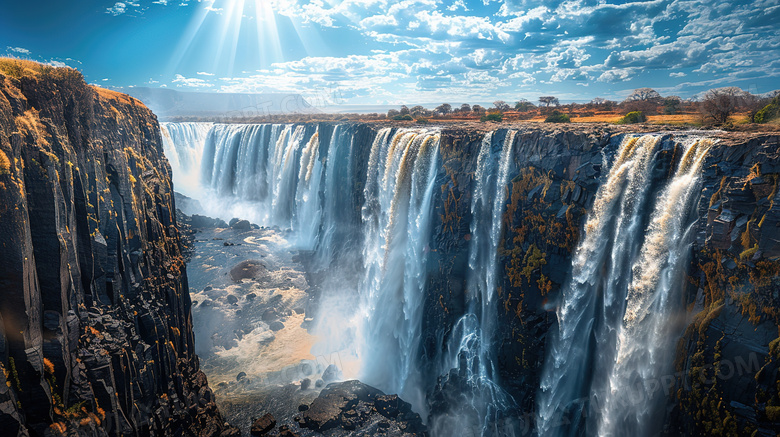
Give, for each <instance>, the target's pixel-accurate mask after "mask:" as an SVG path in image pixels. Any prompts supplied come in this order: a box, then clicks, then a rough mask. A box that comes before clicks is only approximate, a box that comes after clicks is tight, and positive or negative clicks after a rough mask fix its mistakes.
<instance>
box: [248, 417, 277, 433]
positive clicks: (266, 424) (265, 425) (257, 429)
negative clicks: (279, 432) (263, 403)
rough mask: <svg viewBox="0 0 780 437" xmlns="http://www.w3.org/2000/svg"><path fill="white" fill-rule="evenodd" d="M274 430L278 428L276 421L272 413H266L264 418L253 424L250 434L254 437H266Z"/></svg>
mask: <svg viewBox="0 0 780 437" xmlns="http://www.w3.org/2000/svg"><path fill="white" fill-rule="evenodd" d="M274 428H276V419H275V418H274V416H273V415H271V413H266V414H265V415H263V417H261V418H259V419H256V420H255V421H254V422H252V429H251V430H250V431H249V433H250V435H252V436H253V437H254V436H264V435H268V433H270V432H271V430H273V429H274Z"/></svg>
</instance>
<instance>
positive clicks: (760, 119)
mask: <svg viewBox="0 0 780 437" xmlns="http://www.w3.org/2000/svg"><path fill="white" fill-rule="evenodd" d="M778 117H780V96H778V97H775V98H774V99H772V102H771V103H769V104H768V105H766V106H764V107H763V108H761V109H760V110H759V111H758V112H757V113H756V116H755V121H756V123H766V122H768V121H771V120H773V119H775V118H778Z"/></svg>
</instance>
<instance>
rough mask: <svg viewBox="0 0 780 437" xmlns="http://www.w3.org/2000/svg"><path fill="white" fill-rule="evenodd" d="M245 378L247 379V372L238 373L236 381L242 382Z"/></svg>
mask: <svg viewBox="0 0 780 437" xmlns="http://www.w3.org/2000/svg"><path fill="white" fill-rule="evenodd" d="M244 378H246V372H238V375H236V381H241V380H242V379H244Z"/></svg>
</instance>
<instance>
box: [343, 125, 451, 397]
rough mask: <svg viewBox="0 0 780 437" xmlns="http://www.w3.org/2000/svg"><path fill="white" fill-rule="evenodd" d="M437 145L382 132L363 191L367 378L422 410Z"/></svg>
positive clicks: (426, 137) (362, 337)
mask: <svg viewBox="0 0 780 437" xmlns="http://www.w3.org/2000/svg"><path fill="white" fill-rule="evenodd" d="M438 147H439V134H438V132H436V131H426V130H414V129H400V130H398V131H395V132H393V131H392V130H391V129H383V130H381V131H380V132H379V133H378V134H377V136H376V139H375V141H374V143H373V145H372V149H371V154H370V157H369V163H368V173H367V183H366V186H365V190H364V195H365V204H364V206H363V227H364V231H363V232H364V247H363V259H364V264H365V276H364V279H363V281H362V284H361V286H360V298H361V311H360V314H359V315H358V317H359V319H360V320H359V321H358V330H357V331H358V355H359V357H360V360H361V361H362V363H361V369H362V370H361V380H363V381H365V382H366V383H368V384H375V385H376V386H377V387H378V388H380V389H382V390H385V391H387V392H388V393H398V394H400V395H401V396H403V397H404V399H406V400H407V401H409V402H411V403H412V405H414V406H415V408H416V409H417V411H424V394H423V392H422V390H421V381H419V376H420V375H419V373H418V372H419V369H418V365H417V364H418V362H417V360H418V358H419V357H418V356H417V355H418V350H419V341H420V338H421V337H422V333H421V323H422V320H421V318H422V306H423V299H424V291H425V279H426V276H425V272H426V267H425V264H424V260H425V255H424V251H425V250H426V249H427V247H428V242H429V238H430V234H431V229H430V227H431V218H432V214H433V211H432V198H433V191H434V186H435V181H436V174H437V170H438V165H437V162H438Z"/></svg>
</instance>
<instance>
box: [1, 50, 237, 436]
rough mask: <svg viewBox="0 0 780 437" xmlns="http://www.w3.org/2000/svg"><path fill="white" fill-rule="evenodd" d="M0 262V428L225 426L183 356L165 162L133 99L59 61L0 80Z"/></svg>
mask: <svg viewBox="0 0 780 437" xmlns="http://www.w3.org/2000/svg"><path fill="white" fill-rule="evenodd" d="M6 71H8V70H6ZM0 259H1V261H0V290H2V296H1V297H0V317H1V320H0V365H1V366H2V370H3V372H2V373H0V429H2V430H3V431H2V432H3V434H4V435H65V434H67V435H111V436H114V435H117V436H118V435H149V434H157V435H160V434H170V435H203V436H205V435H229V434H231V433H232V432H233V430H232V429H231V428H229V427H227V426H226V424H225V422H224V420H223V419H222V417H221V416H220V414H219V412H218V411H217V408H216V405H215V403H214V397H213V394H212V392H211V390H210V389H209V387H208V384H207V381H206V377H205V375H204V374H203V373H202V372H201V371H200V370H199V366H198V358H197V356H196V355H195V353H194V346H193V341H194V339H193V333H192V332H193V331H192V320H191V315H190V305H191V304H190V298H189V294H188V285H187V276H186V268H185V263H184V260H183V258H182V253H181V247H180V237H179V231H178V229H177V224H176V219H175V207H174V199H173V188H172V183H171V175H170V167H169V165H168V162H167V160H166V159H165V157H164V156H163V153H162V146H161V139H160V134H159V127H158V124H157V120H156V117H155V116H154V115H153V114H152V113H151V112H150V111H149V110H148V109H147V108H146V107H144V106H143V105H142V104H141V103H140V102H138V101H137V100H134V99H132V98H129V97H128V96H125V95H123V94H119V93H114V92H111V91H107V90H103V89H99V88H93V87H90V86H88V85H86V84H85V83H84V81H83V79H82V77H81V75H80V74H78V73H77V72H76V71H74V70H70V69H53V68H48V67H43V66H36V65H34V64H29V65H28V64H27V63H21V64H19V65H17V66H16V67H15V68H14V69H12V70H11V73H10V74H9V73H6V74H2V73H0Z"/></svg>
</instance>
